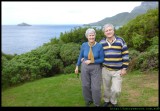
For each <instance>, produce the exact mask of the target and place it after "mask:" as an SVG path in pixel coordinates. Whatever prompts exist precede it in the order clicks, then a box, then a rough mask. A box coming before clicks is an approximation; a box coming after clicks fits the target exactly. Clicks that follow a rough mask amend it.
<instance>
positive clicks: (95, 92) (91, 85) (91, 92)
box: [81, 62, 102, 106]
mask: <svg viewBox="0 0 160 111" xmlns="http://www.w3.org/2000/svg"><path fill="white" fill-rule="evenodd" d="M81 80H82V92H83V97H84V100H85V102H86V103H88V102H89V101H92V102H93V103H94V104H95V106H100V103H101V83H102V68H101V65H100V64H89V65H87V64H85V63H83V62H82V65H81Z"/></svg>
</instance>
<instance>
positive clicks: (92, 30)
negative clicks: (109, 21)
mask: <svg viewBox="0 0 160 111" xmlns="http://www.w3.org/2000/svg"><path fill="white" fill-rule="evenodd" d="M90 33H94V34H95V36H96V31H95V30H94V29H92V28H89V29H87V30H86V33H85V36H86V37H88V34H90Z"/></svg>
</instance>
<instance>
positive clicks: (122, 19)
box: [86, 2, 158, 26]
mask: <svg viewBox="0 0 160 111" xmlns="http://www.w3.org/2000/svg"><path fill="white" fill-rule="evenodd" d="M157 7H158V2H142V3H141V5H140V6H137V7H135V8H134V9H133V10H132V11H131V13H129V12H123V13H119V14H117V15H115V16H113V17H106V18H104V19H102V20H100V21H98V22H95V23H90V24H86V25H91V26H103V25H104V24H106V23H111V24H113V25H115V26H122V25H124V24H126V23H127V22H128V21H130V20H131V19H134V18H135V17H136V16H138V15H140V14H144V13H146V12H147V10H149V9H154V8H157Z"/></svg>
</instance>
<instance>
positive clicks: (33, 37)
mask: <svg viewBox="0 0 160 111" xmlns="http://www.w3.org/2000/svg"><path fill="white" fill-rule="evenodd" d="M79 26H81V25H33V26H16V25H2V41H1V42H2V52H3V53H6V54H18V55H19V54H22V53H26V52H29V51H31V50H33V49H36V48H37V47H39V46H42V45H43V44H44V43H48V42H50V39H52V38H55V37H56V38H59V36H60V33H61V32H62V33H64V32H68V31H70V30H71V29H73V28H74V27H79Z"/></svg>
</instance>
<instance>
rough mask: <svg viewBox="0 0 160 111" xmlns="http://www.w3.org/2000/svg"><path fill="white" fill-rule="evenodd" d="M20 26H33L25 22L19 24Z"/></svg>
mask: <svg viewBox="0 0 160 111" xmlns="http://www.w3.org/2000/svg"><path fill="white" fill-rule="evenodd" d="M18 26H31V25H30V24H27V23H24V22H23V23H20V24H18Z"/></svg>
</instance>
